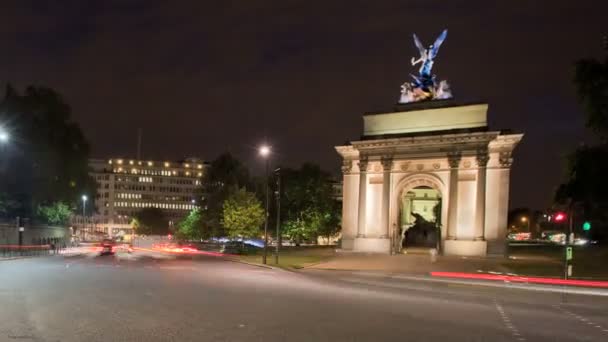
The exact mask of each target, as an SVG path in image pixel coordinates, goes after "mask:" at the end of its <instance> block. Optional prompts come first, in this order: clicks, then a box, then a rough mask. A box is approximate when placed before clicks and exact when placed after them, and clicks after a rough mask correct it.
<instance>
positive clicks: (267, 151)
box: [259, 145, 270, 264]
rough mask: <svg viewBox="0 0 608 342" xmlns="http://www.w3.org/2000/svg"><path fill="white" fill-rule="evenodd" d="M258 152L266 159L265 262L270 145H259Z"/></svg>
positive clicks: (264, 260) (265, 255) (264, 255)
mask: <svg viewBox="0 0 608 342" xmlns="http://www.w3.org/2000/svg"><path fill="white" fill-rule="evenodd" d="M259 153H260V156H262V158H264V159H266V180H265V182H266V215H265V216H264V254H263V256H262V263H263V264H266V258H267V255H268V203H269V199H268V167H269V161H270V158H269V156H270V147H269V146H268V145H262V146H260V148H259Z"/></svg>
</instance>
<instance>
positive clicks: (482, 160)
mask: <svg viewBox="0 0 608 342" xmlns="http://www.w3.org/2000/svg"><path fill="white" fill-rule="evenodd" d="M476 160H477V166H478V167H486V166H488V162H489V161H490V155H489V154H488V150H487V149H480V150H477V156H476Z"/></svg>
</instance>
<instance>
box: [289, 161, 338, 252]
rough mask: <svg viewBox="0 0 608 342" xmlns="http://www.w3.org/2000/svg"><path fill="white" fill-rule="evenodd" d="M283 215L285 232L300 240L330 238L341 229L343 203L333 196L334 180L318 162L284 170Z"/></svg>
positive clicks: (297, 240)
mask: <svg viewBox="0 0 608 342" xmlns="http://www.w3.org/2000/svg"><path fill="white" fill-rule="evenodd" d="M281 180H282V188H283V193H282V195H281V210H282V212H281V217H282V220H283V222H284V224H283V231H284V233H285V235H287V236H288V237H290V239H292V240H294V241H296V242H297V243H299V242H301V241H303V240H312V239H316V238H317V237H318V236H324V237H327V238H329V237H331V236H333V235H335V234H336V233H337V232H338V231H339V229H340V208H341V207H340V203H339V202H338V201H336V199H335V198H334V189H333V179H332V177H331V175H330V174H329V173H327V172H324V171H323V170H321V168H320V167H319V166H318V165H315V164H310V163H305V164H303V165H302V166H301V167H300V168H299V169H284V170H282V171H281Z"/></svg>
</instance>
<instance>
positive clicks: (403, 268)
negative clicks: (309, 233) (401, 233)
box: [306, 251, 554, 275]
mask: <svg viewBox="0 0 608 342" xmlns="http://www.w3.org/2000/svg"><path fill="white" fill-rule="evenodd" d="M515 264H517V265H520V264H534V265H539V264H540V265H550V266H553V264H554V261H553V260H550V259H547V260H538V259H537V260H526V259H523V258H521V259H517V260H513V259H506V258H501V257H488V258H481V257H457V256H438V257H437V259H436V262H432V261H431V257H430V255H429V254H428V253H424V252H421V251H414V252H413V253H411V252H410V253H408V254H398V255H379V254H362V253H348V252H346V253H338V254H337V255H336V257H334V258H332V259H331V260H329V261H326V262H322V263H319V264H316V265H311V266H308V267H306V268H308V269H321V270H322V269H326V270H349V271H354V270H357V271H375V272H380V273H389V274H409V275H428V274H429V273H430V272H446V271H449V272H466V273H502V274H512V273H513V272H512V269H511V267H510V266H512V265H515Z"/></svg>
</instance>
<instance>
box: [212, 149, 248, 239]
mask: <svg viewBox="0 0 608 342" xmlns="http://www.w3.org/2000/svg"><path fill="white" fill-rule="evenodd" d="M250 187H251V179H250V177H249V171H248V170H247V168H246V167H245V165H243V163H241V162H240V161H239V160H238V159H236V158H235V157H234V156H232V154H230V153H224V154H222V155H220V156H219V157H217V158H216V159H215V160H213V161H212V162H211V165H210V166H209V168H208V169H207V171H206V173H205V176H204V178H203V187H202V191H203V194H202V196H203V198H204V200H203V201H202V208H203V211H204V215H203V216H202V219H203V221H204V224H205V226H207V227H208V229H209V230H211V232H210V234H211V235H212V236H222V235H224V231H223V229H224V226H223V225H222V222H221V221H222V216H223V210H224V208H223V204H224V201H225V200H226V199H227V198H228V197H229V195H230V194H231V193H232V192H234V191H236V190H237V189H240V188H246V189H249V188H250Z"/></svg>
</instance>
